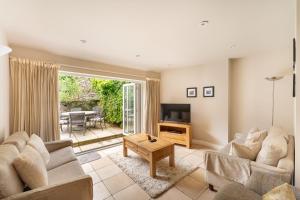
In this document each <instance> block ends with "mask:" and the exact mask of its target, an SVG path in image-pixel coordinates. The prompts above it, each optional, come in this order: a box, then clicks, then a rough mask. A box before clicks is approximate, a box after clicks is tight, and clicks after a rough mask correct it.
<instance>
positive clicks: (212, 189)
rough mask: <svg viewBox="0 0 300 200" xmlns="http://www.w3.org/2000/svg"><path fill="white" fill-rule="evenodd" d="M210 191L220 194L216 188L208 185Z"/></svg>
mask: <svg viewBox="0 0 300 200" xmlns="http://www.w3.org/2000/svg"><path fill="white" fill-rule="evenodd" d="M208 189H209V190H210V191H212V192H218V191H217V190H216V189H215V188H214V186H213V185H211V184H208Z"/></svg>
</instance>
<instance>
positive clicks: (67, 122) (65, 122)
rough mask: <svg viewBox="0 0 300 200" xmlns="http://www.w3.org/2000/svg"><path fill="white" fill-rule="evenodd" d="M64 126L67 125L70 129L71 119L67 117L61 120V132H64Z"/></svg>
mask: <svg viewBox="0 0 300 200" xmlns="http://www.w3.org/2000/svg"><path fill="white" fill-rule="evenodd" d="M63 125H67V127H68V129H70V127H69V126H70V122H69V118H66V117H62V118H60V120H59V126H60V130H61V132H63Z"/></svg>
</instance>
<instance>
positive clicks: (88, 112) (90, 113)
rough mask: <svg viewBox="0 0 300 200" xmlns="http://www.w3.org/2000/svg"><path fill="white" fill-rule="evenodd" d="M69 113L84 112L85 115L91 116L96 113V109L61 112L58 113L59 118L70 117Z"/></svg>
mask: <svg viewBox="0 0 300 200" xmlns="http://www.w3.org/2000/svg"><path fill="white" fill-rule="evenodd" d="M70 113H85V116H86V117H91V116H94V115H96V114H97V111H92V110H88V111H72V112H62V113H61V114H60V117H61V118H69V117H70Z"/></svg>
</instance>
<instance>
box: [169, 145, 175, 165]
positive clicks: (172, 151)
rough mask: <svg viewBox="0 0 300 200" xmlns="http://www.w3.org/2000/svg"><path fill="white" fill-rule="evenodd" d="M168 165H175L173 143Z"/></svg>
mask: <svg viewBox="0 0 300 200" xmlns="http://www.w3.org/2000/svg"><path fill="white" fill-rule="evenodd" d="M169 166H170V167H175V154H174V145H173V146H172V147H171V153H170V155H169Z"/></svg>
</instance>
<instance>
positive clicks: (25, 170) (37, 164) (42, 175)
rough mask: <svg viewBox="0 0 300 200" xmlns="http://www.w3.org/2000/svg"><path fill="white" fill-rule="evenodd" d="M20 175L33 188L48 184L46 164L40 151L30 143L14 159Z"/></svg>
mask: <svg viewBox="0 0 300 200" xmlns="http://www.w3.org/2000/svg"><path fill="white" fill-rule="evenodd" d="M13 165H14V166H15V168H16V170H17V172H18V174H19V176H20V177H21V178H22V180H23V181H24V182H25V183H26V184H27V186H28V187H29V188H31V189H34V188H38V187H42V186H46V185H48V176H47V170H46V166H45V164H44V161H43V158H42V157H41V155H40V153H39V152H37V151H36V150H35V149H34V148H32V147H31V146H29V145H26V147H25V148H24V151H23V152H22V153H21V154H20V155H19V156H18V157H17V158H16V159H15V160H14V161H13Z"/></svg>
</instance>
